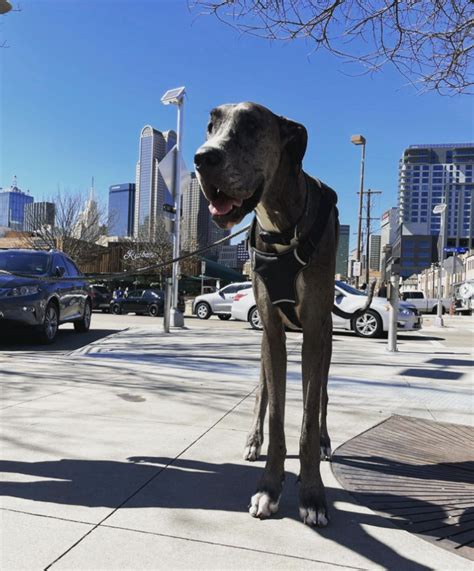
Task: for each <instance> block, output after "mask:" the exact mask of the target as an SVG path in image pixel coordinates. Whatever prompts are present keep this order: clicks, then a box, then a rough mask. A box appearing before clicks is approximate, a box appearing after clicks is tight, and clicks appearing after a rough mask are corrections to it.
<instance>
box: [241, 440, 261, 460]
mask: <svg viewBox="0 0 474 571" xmlns="http://www.w3.org/2000/svg"><path fill="white" fill-rule="evenodd" d="M261 450H262V446H261V445H257V444H250V445H249V446H246V447H245V450H244V460H247V462H255V460H258V458H259V457H260V451H261Z"/></svg>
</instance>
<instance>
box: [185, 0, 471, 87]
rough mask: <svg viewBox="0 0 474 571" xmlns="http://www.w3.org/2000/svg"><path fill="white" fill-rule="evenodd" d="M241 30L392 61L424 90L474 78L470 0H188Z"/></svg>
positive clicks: (348, 57) (371, 62)
mask: <svg viewBox="0 0 474 571" xmlns="http://www.w3.org/2000/svg"><path fill="white" fill-rule="evenodd" d="M189 1H190V3H191V4H192V5H193V6H198V7H201V8H203V9H204V13H206V14H214V15H215V16H217V18H219V19H220V20H222V21H223V22H225V23H227V24H230V25H232V26H234V27H236V28H237V29H238V30H240V31H244V32H246V33H250V34H254V35H257V36H260V37H264V38H267V39H271V40H294V39H297V38H305V39H307V40H309V42H310V44H311V45H312V47H313V49H314V50H318V49H321V48H323V49H326V50H328V51H329V52H330V53H332V54H334V55H336V56H339V57H341V58H343V59H344V60H345V61H349V62H358V63H360V64H362V65H363V66H364V68H365V71H366V72H376V71H379V70H380V69H381V68H382V67H383V66H384V65H385V64H386V63H388V62H390V63H391V64H393V65H394V66H395V67H396V68H397V70H398V71H399V72H400V73H401V74H402V75H403V76H404V77H405V78H406V79H408V80H409V82H410V83H412V84H414V85H416V86H418V87H419V88H420V89H421V90H422V91H437V92H438V93H441V94H455V93H467V92H468V91H469V89H470V88H471V87H472V85H473V81H472V79H471V78H470V77H469V73H468V72H469V67H470V63H471V62H472V54H473V21H474V3H473V2H472V0H189Z"/></svg>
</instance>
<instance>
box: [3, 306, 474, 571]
mask: <svg viewBox="0 0 474 571" xmlns="http://www.w3.org/2000/svg"><path fill="white" fill-rule="evenodd" d="M94 318H95V319H94V328H95V329H96V330H97V331H99V330H100V331H107V332H108V331H110V330H114V329H115V330H116V331H117V332H116V333H113V334H111V335H108V336H102V335H99V334H97V335H96V337H95V340H94V341H93V343H92V344H88V345H86V346H84V347H77V348H74V349H73V350H56V351H55V350H50V351H49V350H46V351H45V350H43V351H41V352H37V351H36V350H32V347H28V346H25V348H24V350H20V351H19V350H17V349H16V348H15V347H14V346H11V345H10V346H8V344H7V346H6V347H3V348H2V349H3V350H2V352H1V353H0V370H1V373H0V374H1V387H2V397H3V399H2V401H3V402H2V407H3V408H2V417H1V433H2V434H1V436H2V445H1V460H0V478H1V479H0V497H1V499H0V507H1V510H0V517H1V523H2V533H1V545H0V547H1V556H0V566H1V568H2V569H45V568H49V567H52V568H58V569H59V568H63V569H148V568H150V569H158V568H165V567H173V568H213V569H220V568H245V569H246V568H249V569H253V568H257V567H258V568H261V567H262V566H266V565H267V566H274V567H276V568H279V567H281V568H285V569H288V568H289V569H306V568H317V569H333V568H345V569H379V568H388V569H450V570H451V569H472V563H471V562H470V561H468V560H466V559H463V558H461V557H458V556H456V555H454V554H452V553H450V552H448V551H445V550H443V549H441V548H438V547H435V546H433V545H432V544H430V543H427V542H425V541H423V540H422V539H420V538H418V537H416V536H414V535H412V534H410V533H408V532H406V531H402V530H400V529H397V528H395V527H393V526H392V525H391V523H390V522H389V521H388V520H387V519H386V518H383V517H382V516H380V515H377V514H375V513H374V512H372V511H371V510H370V509H368V508H366V507H363V506H360V505H358V504H357V503H356V502H355V500H354V499H353V498H352V497H351V496H350V495H349V494H348V493H347V492H345V491H344V490H343V489H342V488H341V486H340V485H339V483H338V482H337V480H336V479H335V477H334V476H333V474H332V471H331V468H330V465H329V464H328V463H324V464H323V465H322V475H323V480H324V482H325V484H326V486H327V491H328V500H329V505H330V508H331V516H332V519H331V523H330V526H329V527H328V528H326V529H323V530H313V529H310V528H308V527H306V526H304V525H303V524H302V523H301V522H300V520H299V515H298V502H297V494H298V487H297V485H296V476H297V474H298V471H299V469H298V460H297V454H298V438H299V426H300V422H301V383H300V367H299V350H300V344H301V336H300V335H299V334H293V333H292V334H289V335H288V347H289V353H290V357H289V363H288V390H287V417H286V427H287V428H286V433H287V448H288V460H287V463H286V472H287V478H286V482H285V488H284V492H283V496H282V500H281V504H280V510H279V512H278V514H277V515H276V516H274V517H273V518H271V519H270V520H267V521H259V520H255V519H253V518H251V517H250V516H249V515H248V513H247V505H248V501H249V498H250V496H251V494H252V493H253V492H254V487H255V484H256V482H257V480H258V477H259V474H260V473H261V470H262V467H263V465H264V462H263V460H262V461H258V462H256V463H253V464H252V463H246V462H244V461H243V460H242V450H243V445H244V442H245V436H246V432H247V430H248V428H249V426H250V418H251V412H252V407H253V394H254V391H255V388H256V384H257V381H258V372H259V340H260V334H259V333H257V332H255V331H252V330H250V329H249V328H248V326H247V325H246V324H243V323H236V322H220V321H217V320H214V319H211V320H209V321H206V322H201V321H198V320H196V319H187V321H186V326H187V329H186V330H184V331H173V332H172V333H171V334H170V335H165V334H163V333H162V329H161V327H160V320H156V319H152V318H135V316H128V317H127V316H120V317H117V316H107V315H100V314H96V315H94ZM447 325H448V327H447V328H445V329H444V330H442V331H440V330H439V329H436V328H434V327H432V325H431V322H430V319H427V320H425V328H424V329H423V332H422V333H421V334H413V335H405V336H402V338H401V340H400V352H399V353H397V354H390V353H387V352H386V341H385V340H363V339H359V338H356V337H353V336H352V335H351V334H346V333H337V334H336V335H335V336H334V340H335V342H334V356H333V365H332V368H331V377H330V386H329V392H330V405H329V418H328V420H329V429H330V434H331V438H332V442H333V448H336V447H337V446H339V445H340V444H342V443H343V442H345V441H347V440H348V439H350V438H352V437H354V436H355V435H357V434H359V433H360V432H362V431H364V430H367V429H369V428H370V427H372V426H373V425H375V424H376V423H378V422H380V421H381V420H383V419H385V418H387V417H389V416H390V415H392V414H394V413H396V414H404V415H409V416H416V417H420V418H427V419H434V420H439V421H443V422H454V423H460V424H470V423H472V400H471V388H472V377H471V373H470V370H471V366H472V333H471V331H472V325H473V320H472V318H448V319H447ZM67 335H68V333H67V332H64V336H67ZM66 346H67V344H66Z"/></svg>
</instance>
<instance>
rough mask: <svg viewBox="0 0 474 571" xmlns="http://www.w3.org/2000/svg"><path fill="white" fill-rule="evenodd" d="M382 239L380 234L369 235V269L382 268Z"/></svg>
mask: <svg viewBox="0 0 474 571" xmlns="http://www.w3.org/2000/svg"><path fill="white" fill-rule="evenodd" d="M380 241H381V238H380V236H379V235H378V234H371V235H370V237H369V270H377V271H379V270H380Z"/></svg>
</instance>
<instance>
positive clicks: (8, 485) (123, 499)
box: [0, 457, 437, 570]
mask: <svg viewBox="0 0 474 571" xmlns="http://www.w3.org/2000/svg"><path fill="white" fill-rule="evenodd" d="M0 471H1V472H5V473H17V474H22V475H28V476H33V477H41V478H51V479H50V480H47V481H39V482H38V481H37V482H8V481H3V482H2V483H0V495H3V496H13V497H17V498H23V499H27V500H31V501H34V502H35V501H38V502H48V503H54V504H68V505H79V506H93V507H96V506H101V507H104V506H105V507H109V508H112V509H114V510H115V509H117V508H121V509H136V508H139V509H140V508H165V509H179V510H218V511H221V512H222V511H226V512H243V513H245V512H247V509H248V508H247V503H248V499H249V498H250V496H251V495H252V494H253V493H254V489H255V484H256V483H257V482H258V479H259V477H260V476H261V475H262V472H263V470H262V468H260V467H257V466H255V465H249V466H244V465H239V464H231V463H223V464H215V463H210V462H201V461H197V460H186V459H172V458H159V457H158V458H154V457H131V458H129V461H128V462H115V461H101V460H79V459H63V460H58V461H48V462H32V463H28V462H15V461H0ZM160 475H161V476H160ZM158 476H160V477H158ZM296 482H297V476H296V474H294V473H291V472H287V473H286V483H285V489H284V491H283V494H282V499H281V503H280V510H279V512H278V514H276V515H275V516H272V519H277V520H281V519H283V518H287V519H291V520H296V521H297V522H298V524H299V525H303V524H302V523H301V521H300V519H299V515H298V486H297V485H295V484H296ZM326 491H327V496H328V504H329V506H330V516H331V522H330V524H329V526H328V527H327V528H324V529H314V533H315V534H318V535H321V536H323V537H325V538H327V539H328V540H330V541H332V542H334V543H336V544H339V545H341V546H344V547H345V548H347V549H350V550H352V551H354V552H357V553H360V554H361V555H362V556H364V557H366V558H367V559H369V560H371V561H373V562H374V563H376V564H378V565H381V566H382V567H384V568H389V569H403V570H425V569H428V568H427V567H425V566H423V565H420V564H418V563H415V562H413V561H412V560H410V559H408V558H406V557H404V556H403V554H402V553H399V552H397V551H396V550H395V549H392V548H391V547H390V546H389V545H387V544H386V543H383V542H380V541H379V540H378V539H376V538H375V537H373V531H372V532H371V533H368V532H367V531H366V530H365V529H364V526H372V527H379V528H392V527H393V526H392V524H391V523H390V522H389V520H388V519H387V518H384V517H383V516H380V515H377V514H374V513H358V512H357V511H354V510H353V509H351V508H349V509H348V510H345V509H342V508H341V507H337V504H339V505H348V504H354V501H353V500H352V498H351V496H350V495H349V494H348V493H347V492H345V491H344V490H341V489H336V488H326ZM372 497H373V496H372ZM399 497H400V496H399ZM358 499H359V500H362V498H358ZM426 505H427V506H430V504H429V502H426ZM432 507H434V508H437V506H432ZM248 517H249V518H250V516H248ZM103 524H104V525H107V521H106V520H105V521H104V522H103ZM262 525H264V523H262ZM150 531H151V532H153V530H150ZM308 549H311V545H310V544H309V545H308ZM327 558H330V553H328V554H327V555H326V557H325V556H324V555H323V554H320V555H319V556H318V559H327Z"/></svg>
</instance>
